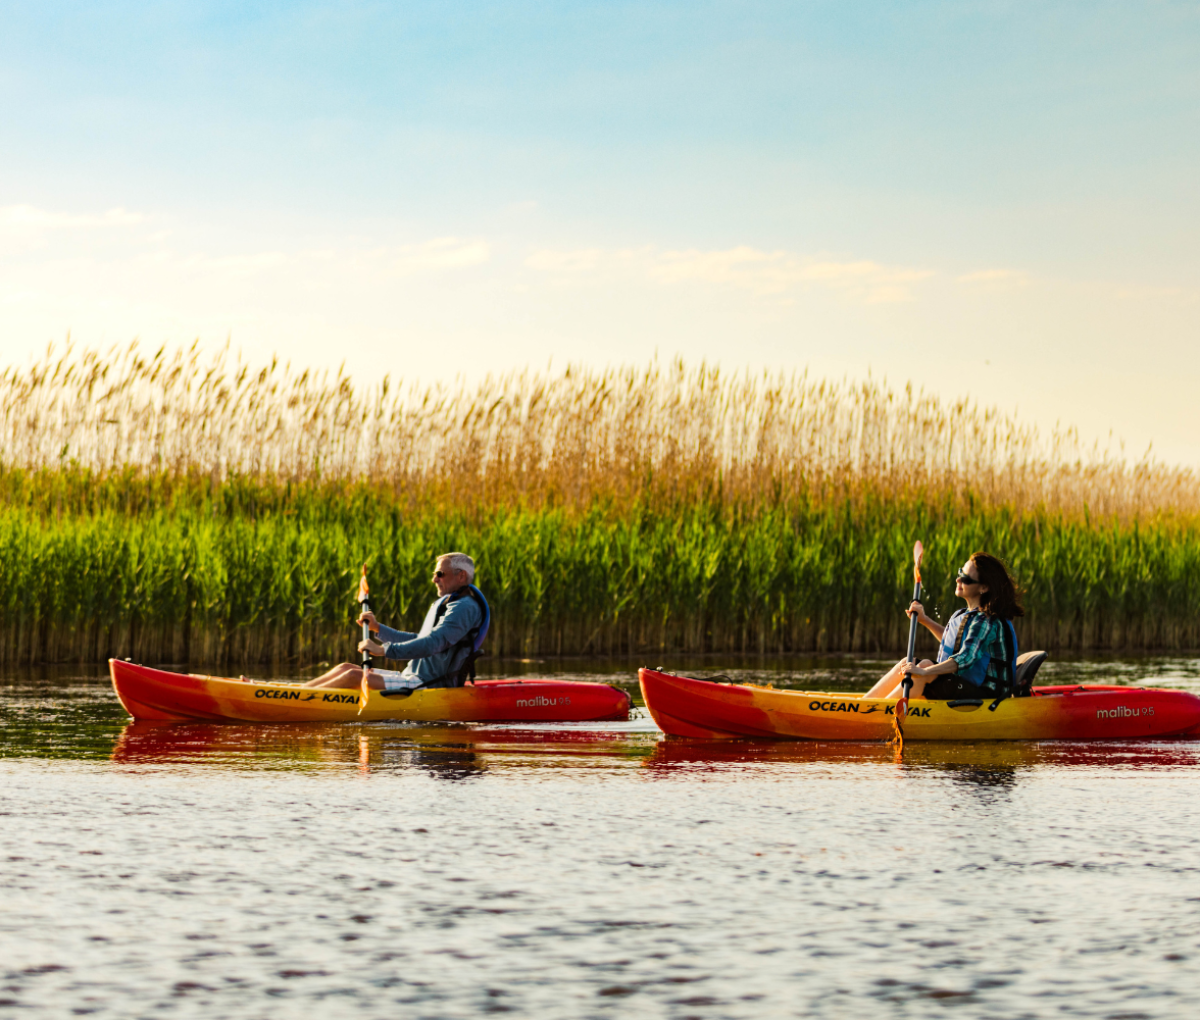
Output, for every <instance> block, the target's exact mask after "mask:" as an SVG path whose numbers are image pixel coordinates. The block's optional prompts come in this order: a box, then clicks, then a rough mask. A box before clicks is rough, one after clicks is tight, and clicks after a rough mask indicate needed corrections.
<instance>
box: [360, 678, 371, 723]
mask: <svg viewBox="0 0 1200 1020" xmlns="http://www.w3.org/2000/svg"><path fill="white" fill-rule="evenodd" d="M370 675H371V674H370V671H369V670H366V669H364V670H363V675H362V683H361V684H360V685H359V687H360V689H361V690H362V701H360V702H359V704H358V714H359V715H362V712H363V709H364V708H366V707H367V701H368V699H369V698H370V697H371V685H370V684H369V683H367V677H368V676H370Z"/></svg>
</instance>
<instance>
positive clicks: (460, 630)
mask: <svg viewBox="0 0 1200 1020" xmlns="http://www.w3.org/2000/svg"><path fill="white" fill-rule="evenodd" d="M482 618H483V617H482V613H480V611H479V607H478V606H477V605H476V604H475V600H474V599H470V598H463V599H458V600H457V601H455V602H451V603H450V605H449V606H447V607H446V614H445V615H444V616H443V617H442V618H441V620H439V621H438V624H437V626H436V627H434V628H433V630H431V631H430V632H429V633H428V634H426V635H425V636H424V637H416V636H415V635H409V636H407V637H404V638H401V639H400V640H397V641H390V642H389V643H388V644H387V645H386V650H385V652H384V654H385V655H386V656H387V658H389V659H425V658H428V657H429V656H431V655H438V654H439V653H441V652H444V651H446V650H447V649H449V648H453V647H454V646H455V645H456V644H458V643H459V642H460V641H461V640H462V639H463V638H465V637H466V636H467V634H468V633H470V631H471V630H472V629H473V628H475V627H477V626H478V625H479V623H480V621H481V620H482ZM379 633H380V636H381V637H382V635H383V628H382V627H380V630H379Z"/></svg>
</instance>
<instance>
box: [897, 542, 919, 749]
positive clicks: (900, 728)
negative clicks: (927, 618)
mask: <svg viewBox="0 0 1200 1020" xmlns="http://www.w3.org/2000/svg"><path fill="white" fill-rule="evenodd" d="M924 555H925V547H924V546H923V545H921V543H920V541H918V542H917V543H916V545H914V546H913V597H912V600H913V602H920V601H921V557H923V556H924ZM916 657H917V618H916V617H915V616H910V617H909V618H908V656H907V661H908V662H913V661H914V660H915V659H916ZM912 683H913V678H912V674H911V673H905V674H904V679H903V681H901V683H900V700H899V701H897V702H896V746H897V749H898V750H901V751H903V750H904V720H905V718H906V717H907V716H908V695H909V692H911V691H912Z"/></svg>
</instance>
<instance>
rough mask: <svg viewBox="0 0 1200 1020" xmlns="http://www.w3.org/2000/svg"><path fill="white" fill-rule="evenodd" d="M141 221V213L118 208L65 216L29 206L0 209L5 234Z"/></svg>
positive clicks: (130, 223)
mask: <svg viewBox="0 0 1200 1020" xmlns="http://www.w3.org/2000/svg"><path fill="white" fill-rule="evenodd" d="M145 219H146V217H145V216H143V215H142V214H141V213H136V212H130V211H129V210H128V209H121V208H119V207H118V208H115V209H109V210H107V211H106V212H102V213H66V212H54V211H52V210H50V209H39V208H37V207H36V206H32V205H6V206H0V230H3V231H5V232H7V233H37V232H40V231H46V230H90V229H95V228H98V227H100V228H103V227H130V226H133V225H135V224H138V223H142V222H144V221H145Z"/></svg>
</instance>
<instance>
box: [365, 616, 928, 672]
mask: <svg viewBox="0 0 1200 1020" xmlns="http://www.w3.org/2000/svg"><path fill="white" fill-rule="evenodd" d="M359 605H361V606H362V611H363V612H364V613H369V612H370V611H371V606H370V604H369V603H368V602H367V600H366V599H363V600H362V602H360V603H359ZM362 628H363V631H362V636H363V640H364V641H370V640H371V627H370V625H369V624H368V623H367V621H366V620H363V625H362ZM910 643H911V642H910ZM362 667H363V669H364V670H368V669H370V668H371V653H370V652H368V651H367V650H366V649H365V648H364V649H363V653H362Z"/></svg>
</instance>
